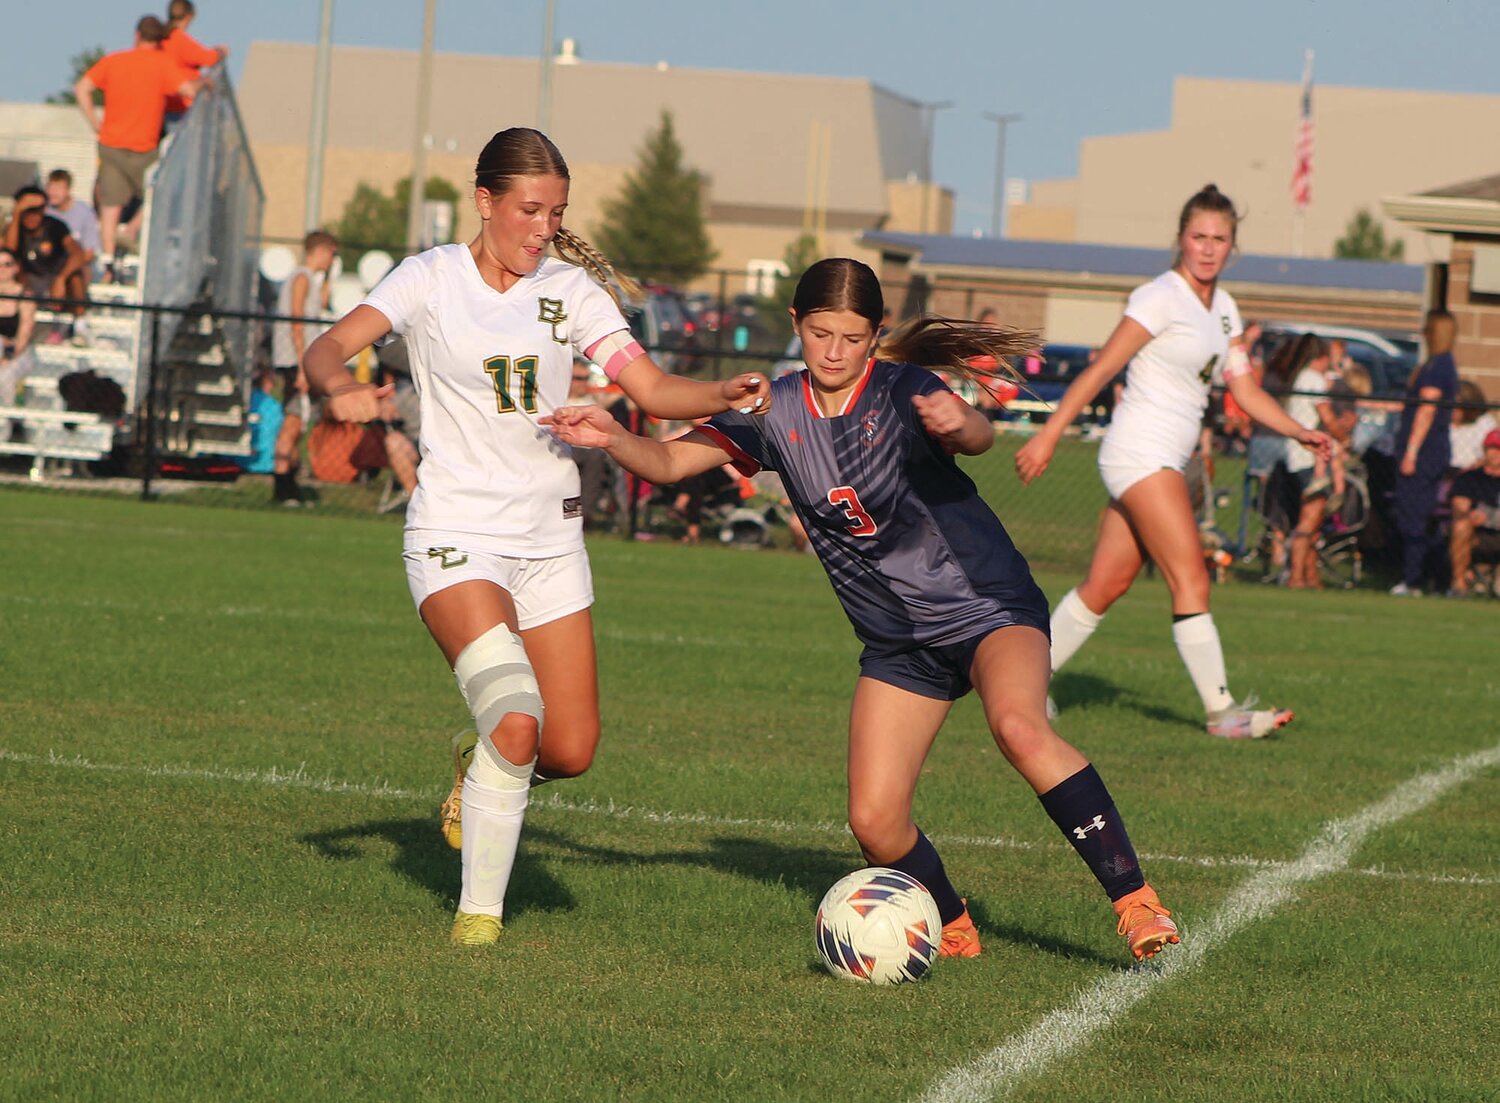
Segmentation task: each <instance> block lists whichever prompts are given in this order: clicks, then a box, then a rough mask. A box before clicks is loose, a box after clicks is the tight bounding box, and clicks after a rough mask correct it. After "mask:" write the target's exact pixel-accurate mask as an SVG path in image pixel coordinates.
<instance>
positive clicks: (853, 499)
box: [828, 486, 879, 536]
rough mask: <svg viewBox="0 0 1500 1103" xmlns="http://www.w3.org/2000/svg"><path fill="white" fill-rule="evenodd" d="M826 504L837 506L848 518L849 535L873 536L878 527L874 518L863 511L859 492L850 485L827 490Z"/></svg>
mask: <svg viewBox="0 0 1500 1103" xmlns="http://www.w3.org/2000/svg"><path fill="white" fill-rule="evenodd" d="M828 504H829V505H835V506H838V507H839V508H840V509H841V510H843V511H844V516H845V517H847V518H849V535H850V536H874V535H875V531H876V529H877V528H878V527H879V526H877V525H876V524H875V518H873V517H871V516H870V515H869V514H868V513H866V512H865V507H864V506H862V505H860V503H859V494H858V492H857V491H855V489H854V488H853V487H852V486H836V487H834V488H833V489H832V490H830V491H829V492H828Z"/></svg>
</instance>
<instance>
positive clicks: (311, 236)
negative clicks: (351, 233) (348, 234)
mask: <svg viewBox="0 0 1500 1103" xmlns="http://www.w3.org/2000/svg"><path fill="white" fill-rule="evenodd" d="M320 245H326V246H328V247H329V248H330V249H337V248H338V247H339V239H338V238H336V237H334V236H333V235H332V234H330V233H329V232H328V231H327V230H309V231H308V232H307V236H306V237H304V238H303V239H302V252H303V253H310V252H312V251H313V250H314V249H316V248H317V247H318V246H320Z"/></svg>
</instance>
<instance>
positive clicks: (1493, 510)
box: [1448, 429, 1500, 597]
mask: <svg viewBox="0 0 1500 1103" xmlns="http://www.w3.org/2000/svg"><path fill="white" fill-rule="evenodd" d="M1448 501H1449V505H1450V507H1451V508H1452V511H1453V525H1452V528H1451V529H1450V530H1449V534H1448V561H1449V563H1450V565H1451V566H1452V568H1453V580H1452V584H1451V586H1450V588H1449V590H1448V594H1449V596H1450V597H1468V596H1469V593H1470V590H1471V587H1472V585H1473V581H1474V579H1473V571H1472V570H1471V569H1470V568H1471V564H1472V563H1473V561H1474V557H1475V556H1476V555H1478V556H1481V557H1483V558H1484V559H1486V560H1488V561H1489V562H1491V563H1493V562H1495V561H1496V560H1497V559H1500V429H1491V430H1490V431H1489V433H1488V434H1487V435H1486V436H1485V438H1484V462H1483V463H1481V464H1480V465H1479V466H1478V467H1475V468H1471V469H1470V470H1468V471H1465V472H1463V474H1461V475H1459V476H1458V478H1456V479H1454V480H1453V491H1452V494H1451V495H1450V497H1449V499H1448ZM1491 589H1492V590H1493V589H1494V583H1493V581H1492V582H1491Z"/></svg>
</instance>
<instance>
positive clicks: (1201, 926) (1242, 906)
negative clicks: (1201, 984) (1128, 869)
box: [922, 744, 1500, 1103]
mask: <svg viewBox="0 0 1500 1103" xmlns="http://www.w3.org/2000/svg"><path fill="white" fill-rule="evenodd" d="M1497 764H1500V744H1496V745H1495V746H1493V747H1491V748H1489V749H1488V750H1485V751H1479V752H1476V753H1474V754H1470V755H1465V756H1463V757H1460V758H1456V759H1452V760H1451V761H1449V762H1448V763H1447V765H1445V766H1443V767H1441V768H1439V769H1437V770H1433V771H1431V772H1430V773H1425V774H1419V775H1417V776H1416V777H1413V778H1410V779H1408V780H1407V781H1404V782H1402V783H1401V784H1400V785H1398V786H1396V788H1395V789H1393V790H1392V791H1391V793H1390V794H1389V795H1388V796H1386V797H1384V798H1383V799H1381V800H1378V801H1376V802H1375V803H1374V804H1371V805H1369V806H1367V807H1365V808H1363V809H1361V810H1360V811H1358V812H1356V813H1354V815H1352V816H1347V817H1345V818H1343V819H1337V820H1330V821H1329V822H1328V823H1326V824H1324V825H1323V829H1322V830H1321V831H1320V832H1319V833H1318V835H1317V836H1316V837H1315V838H1314V839H1313V840H1312V842H1310V843H1309V844H1308V846H1307V849H1306V850H1304V851H1303V852H1302V856H1301V857H1300V858H1298V859H1297V860H1296V861H1293V862H1287V863H1285V864H1283V865H1278V866H1276V867H1274V868H1268V869H1264V870H1261V871H1260V872H1258V873H1255V874H1253V875H1252V876H1251V877H1250V878H1249V879H1248V880H1246V881H1245V882H1243V883H1242V884H1241V885H1240V886H1239V887H1238V888H1236V889H1234V890H1233V891H1232V892H1230V894H1229V896H1228V897H1227V898H1226V899H1225V901H1224V903H1223V904H1222V905H1220V906H1219V908H1218V909H1217V910H1216V911H1214V912H1212V913H1210V914H1209V915H1208V916H1206V917H1205V918H1204V919H1203V920H1202V921H1201V922H1199V923H1197V924H1195V925H1194V926H1192V927H1191V928H1189V929H1187V930H1185V931H1184V932H1183V936H1182V945H1180V946H1176V947H1168V948H1167V950H1166V951H1165V952H1164V953H1163V954H1162V956H1161V957H1160V958H1158V959H1156V960H1155V961H1152V962H1147V963H1145V964H1143V965H1140V966H1137V967H1136V968H1133V969H1130V970H1128V971H1125V972H1119V973H1111V974H1110V975H1108V976H1106V977H1104V978H1102V979H1101V980H1099V981H1098V982H1096V983H1095V984H1092V985H1090V986H1089V987H1087V988H1085V989H1084V990H1083V991H1081V992H1080V993H1079V994H1078V995H1077V996H1076V997H1075V998H1074V999H1073V1001H1072V1002H1071V1003H1069V1004H1068V1005H1066V1006H1064V1007H1059V1008H1058V1009H1056V1010H1055V1011H1051V1012H1048V1013H1047V1014H1046V1015H1044V1016H1043V1017H1042V1018H1041V1019H1040V1020H1039V1021H1038V1022H1037V1023H1036V1025H1035V1026H1033V1027H1032V1028H1031V1029H1029V1030H1027V1031H1025V1032H1024V1033H1022V1034H1019V1035H1017V1036H1015V1037H1013V1038H1011V1039H1010V1040H1008V1041H1006V1042H1004V1043H1002V1044H1001V1045H998V1046H996V1047H995V1048H994V1049H992V1050H990V1051H989V1052H988V1053H986V1054H984V1055H983V1056H982V1057H979V1058H977V1059H976V1060H974V1061H971V1062H969V1063H968V1064H966V1065H960V1066H959V1067H958V1068H955V1069H953V1070H952V1071H950V1072H948V1073H946V1074H944V1075H943V1076H942V1077H941V1078H940V1079H939V1080H938V1081H937V1082H936V1083H935V1084H933V1085H932V1087H931V1088H929V1089H928V1090H927V1092H926V1093H925V1094H924V1095H923V1096H922V1101H923V1103H969V1101H971V1100H972V1101H975V1103H978V1101H981V1100H992V1099H995V1098H998V1097H999V1096H1000V1095H1002V1094H1003V1093H1004V1092H1006V1091H1008V1090H1009V1089H1010V1088H1011V1087H1013V1086H1014V1085H1015V1084H1016V1082H1017V1081H1019V1080H1021V1079H1022V1078H1024V1077H1029V1076H1034V1075H1036V1074H1037V1073H1038V1072H1040V1071H1041V1070H1042V1069H1044V1068H1045V1067H1046V1066H1047V1065H1049V1064H1051V1063H1052V1062H1053V1061H1055V1060H1057V1059H1059V1058H1061V1057H1065V1056H1067V1055H1068V1054H1069V1053H1072V1052H1073V1051H1075V1050H1078V1049H1081V1048H1083V1047H1084V1046H1086V1045H1088V1044H1089V1043H1091V1042H1092V1041H1093V1040H1094V1038H1095V1037H1096V1036H1097V1035H1099V1034H1100V1033H1102V1032H1103V1031H1105V1030H1107V1029H1109V1027H1110V1026H1111V1025H1112V1024H1113V1023H1114V1021H1115V1020H1116V1019H1118V1018H1120V1017H1121V1016H1122V1015H1124V1014H1126V1013H1128V1012H1129V1011H1130V1010H1131V1009H1132V1008H1133V1007H1134V1006H1135V1005H1136V1004H1138V1003H1140V1002H1141V1001H1142V1000H1144V999H1145V998H1146V997H1147V996H1149V995H1151V993H1152V992H1153V991H1154V990H1155V989H1156V987H1157V986H1158V985H1160V984H1161V983H1163V982H1164V981H1167V980H1170V979H1172V978H1173V977H1176V976H1180V975H1184V974H1187V973H1189V972H1191V971H1192V970H1194V969H1196V968H1197V967H1198V966H1200V965H1202V964H1203V963H1204V961H1206V960H1207V958H1208V955H1209V954H1210V953H1211V952H1212V951H1213V950H1215V949H1217V948H1218V947H1219V946H1221V945H1223V944H1224V943H1225V942H1227V941H1229V939H1231V938H1233V937H1234V936H1235V935H1236V934H1238V933H1239V932H1240V931H1242V930H1244V929H1245V928H1246V927H1248V926H1249V925H1250V924H1252V923H1255V922H1256V921H1258V920H1261V919H1265V918H1267V917H1268V916H1270V915H1271V914H1272V913H1273V912H1274V911H1275V910H1276V909H1277V908H1278V907H1280V906H1281V905H1282V904H1285V903H1287V902H1289V901H1291V900H1293V899H1295V897H1296V895H1297V889H1298V888H1299V887H1300V886H1302V885H1305V884H1309V883H1311V882H1312V881H1315V880H1318V879H1319V878H1322V877H1327V876H1329V875H1330V874H1334V873H1340V872H1343V871H1345V870H1346V869H1347V868H1348V866H1349V859H1350V858H1352V857H1353V855H1354V852H1355V851H1356V850H1358V849H1359V847H1360V845H1361V844H1363V843H1364V841H1365V840H1366V839H1367V838H1369V836H1370V835H1371V834H1373V833H1374V832H1376V831H1378V830H1380V829H1381V828H1384V827H1389V826H1391V825H1392V824H1394V823H1396V822H1398V821H1399V820H1403V819H1405V818H1406V817H1407V816H1410V815H1413V814H1414V813H1417V812H1420V811H1421V810H1422V809H1424V808H1426V807H1427V806H1428V805H1430V804H1432V803H1433V802H1434V801H1435V800H1437V799H1438V797H1440V796H1442V795H1443V794H1444V793H1446V792H1447V791H1448V790H1449V789H1452V788H1454V787H1455V786H1458V785H1461V784H1463V783H1464V782H1466V781H1468V780H1469V779H1470V778H1472V777H1473V776H1474V775H1475V774H1477V773H1479V772H1480V771H1481V770H1484V769H1487V768H1489V767H1491V766H1495V765H1497ZM1158 962H1159V964H1158Z"/></svg>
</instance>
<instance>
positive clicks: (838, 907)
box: [814, 866, 943, 984]
mask: <svg viewBox="0 0 1500 1103" xmlns="http://www.w3.org/2000/svg"><path fill="white" fill-rule="evenodd" d="M814 929H815V931H816V932H817V938H818V953H820V954H821V955H822V956H823V964H825V965H827V966H828V971H829V972H830V973H832V974H833V975H834V976H836V977H840V978H842V979H844V980H861V981H866V982H868V983H870V984H900V983H902V982H904V981H909V980H916V979H918V978H919V977H921V976H922V975H923V974H925V973H926V972H927V970H928V969H929V968H930V967H931V966H932V962H933V960H934V959H935V958H936V957H937V954H938V945H939V944H940V943H941V941H942V934H943V922H942V919H941V918H940V917H939V916H938V909H937V901H936V900H934V899H933V898H932V893H930V892H928V891H927V890H926V889H925V888H923V887H922V884H921V883H920V882H919V881H916V880H914V879H913V878H911V877H908V876H907V875H906V874H904V873H902V872H901V871H900V870H896V869H886V868H884V867H882V866H870V867H868V868H866V869H859V870H855V871H854V872H853V873H851V874H849V876H847V877H845V878H843V879H842V880H841V881H839V882H838V883H837V884H835V885H834V886H833V887H832V888H831V889H829V890H828V892H827V893H826V894H824V896H823V902H822V903H821V904H819V905H818V918H817V921H816V923H815V925H814Z"/></svg>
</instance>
